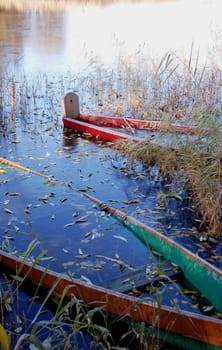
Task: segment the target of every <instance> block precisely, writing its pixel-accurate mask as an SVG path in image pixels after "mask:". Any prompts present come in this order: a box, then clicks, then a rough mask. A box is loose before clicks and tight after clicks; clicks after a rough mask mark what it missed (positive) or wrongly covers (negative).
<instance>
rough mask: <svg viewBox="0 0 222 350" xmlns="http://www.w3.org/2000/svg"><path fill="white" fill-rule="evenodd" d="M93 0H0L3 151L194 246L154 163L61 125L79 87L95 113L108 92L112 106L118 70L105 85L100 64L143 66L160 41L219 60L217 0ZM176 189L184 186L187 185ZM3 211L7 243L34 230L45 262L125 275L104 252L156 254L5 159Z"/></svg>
mask: <svg viewBox="0 0 222 350" xmlns="http://www.w3.org/2000/svg"><path fill="white" fill-rule="evenodd" d="M24 3H25V1H24ZM101 3H102V2H100V5H98V2H97V3H95V2H90V1H89V2H84V3H82V2H76V1H73V2H72V1H66V2H65V1H62V0H61V1H60V2H59V3H57V6H56V7H55V6H52V3H51V2H49V1H46V0H45V1H28V2H26V5H25V6H22V4H23V2H19V1H16V0H10V1H7V2H5V1H4V0H0V157H3V158H7V159H9V160H10V161H14V162H17V163H20V164H22V165H24V166H26V167H28V168H31V169H33V170H35V171H38V172H40V173H44V174H46V175H49V176H53V177H55V178H57V179H58V180H59V182H60V183H66V184H72V185H73V186H74V187H75V188H77V189H80V190H81V191H86V192H88V193H90V194H92V195H93V196H95V197H97V198H98V199H100V200H102V201H104V202H108V203H110V204H112V205H113V206H114V207H116V208H119V209H121V210H123V211H125V212H126V213H129V214H131V215H133V216H134V217H136V218H137V219H139V220H141V221H143V222H145V223H147V224H149V225H150V226H152V227H153V228H156V229H159V230H162V231H164V232H166V233H167V234H172V236H173V237H174V236H175V237H176V239H177V238H178V236H179V237H180V239H181V240H182V241H183V240H184V242H185V243H186V244H187V246H188V247H189V248H190V249H196V248H195V246H194V243H193V240H190V241H189V232H191V235H192V232H193V231H192V226H193V225H192V220H190V212H189V211H188V210H187V208H186V204H187V203H184V202H180V201H177V200H176V199H173V198H171V199H169V201H168V203H167V208H165V209H164V208H161V206H160V205H159V202H158V200H159V194H163V193H162V191H163V186H162V184H161V182H160V181H158V179H157V177H156V174H155V172H154V173H149V172H146V169H142V167H140V166H138V168H136V169H131V168H130V167H127V164H126V162H125V159H124V158H123V157H122V156H121V155H119V154H116V153H114V152H113V151H112V150H110V148H109V147H105V146H101V145H100V144H96V143H92V142H89V141H88V140H84V139H82V138H80V137H75V136H73V135H68V134H67V133H66V132H64V129H63V124H62V113H61V98H62V96H63V95H64V93H66V92H67V91H69V90H76V89H78V91H79V92H80V93H81V96H80V103H81V110H83V111H84V109H89V106H93V113H99V112H100V108H103V111H104V110H105V106H104V104H103V103H102V101H103V100H104V99H105V98H104V97H106V98H107V100H108V101H109V103H107V107H106V111H108V112H109V113H111V114H112V110H111V109H112V108H113V106H112V105H111V102H112V101H111V98H112V95H115V96H116V100H115V102H116V103H118V98H119V88H120V90H121V79H120V78H118V74H117V81H116V83H115V84H116V85H115V84H114V87H116V90H115V91H109V87H107V86H106V87H104V83H103V82H104V80H105V77H104V76H103V70H102V69H103V68H104V67H105V68H107V69H108V70H109V72H111V73H110V76H111V77H112V74H113V72H115V68H116V67H120V69H122V64H123V63H124V65H125V66H124V67H126V68H127V64H128V62H130V64H132V65H133V67H134V69H135V71H137V72H139V74H141V75H143V70H142V69H143V66H142V65H140V62H141V60H142V61H143V62H151V61H152V64H154V66H155V65H157V66H158V64H159V63H160V62H161V60H162V58H163V56H164V55H165V54H166V52H168V51H171V52H173V53H174V55H176V56H177V57H179V59H180V60H183V59H184V57H185V58H187V59H188V60H189V57H190V56H191V54H190V52H191V49H192V50H193V54H192V55H193V56H192V57H194V58H196V59H198V64H199V63H200V64H205V63H206V62H210V63H212V62H214V63H216V64H217V65H219V66H220V64H221V62H222V60H221V54H222V51H221V48H222V24H221V20H220V5H221V2H220V1H219V0H211V1H210V0H209V1H207V0H195V1H191V0H177V1H140V2H134V1H132V2H130V1H129V2H122V1H109V2H106V6H102V5H101ZM10 5H13V7H12V8H13V10H12V8H11V9H9V8H10ZM194 63H195V59H194ZM100 68H101V71H100ZM118 69H119V68H118ZM95 71H96V72H95ZM89 75H90V76H91V77H92V79H91V80H90V79H89V78H88V76H89ZM94 75H95V80H96V84H97V88H96V89H94V86H93V84H92V81H93V76H94ZM126 75H127V69H126ZM110 76H109V77H110ZM100 78H101V79H100ZM94 90H95V91H94ZM92 97H94V98H95V102H94V103H92V102H91V98H92ZM130 97H131V98H132V96H130ZM101 106H102V107H101ZM117 108H118V107H117ZM90 111H91V110H90ZM176 191H178V193H179V195H183V189H182V190H181V189H180V188H176ZM0 211H1V216H0V230H1V233H2V236H1V244H2V246H3V247H4V249H6V250H8V251H11V252H15V251H17V250H18V251H24V250H25V249H26V247H27V245H28V244H29V243H30V242H32V241H39V242H40V244H38V245H37V249H38V251H37V252H32V254H31V255H32V257H33V255H35V256H36V254H38V253H42V252H43V251H44V252H46V255H48V256H50V257H53V259H52V263H51V264H52V266H53V268H55V269H57V270H59V271H63V270H64V269H65V270H68V271H69V273H70V274H72V275H74V276H76V277H78V278H85V279H90V280H92V281H94V282H96V283H101V284H102V282H103V281H105V280H108V279H109V278H114V277H116V276H119V275H121V271H120V269H119V265H118V263H117V264H115V263H112V260H111V262H110V260H109V258H111V259H116V260H117V261H123V262H124V263H125V264H126V265H127V266H128V265H130V266H131V265H132V266H133V267H138V266H140V265H144V264H152V263H153V262H154V263H155V262H156V257H155V256H153V255H152V254H150V251H149V249H147V247H146V246H144V244H142V243H141V242H140V241H138V239H137V238H135V237H134V236H133V235H132V233H131V232H130V231H128V230H127V229H126V228H125V227H123V226H122V225H120V223H118V222H117V221H116V220H114V218H112V217H110V216H109V215H106V214H104V213H103V212H100V211H99V210H98V209H97V208H96V207H95V206H93V205H92V203H91V202H90V201H87V200H86V199H85V198H82V197H81V196H80V195H78V196H77V194H76V193H75V194H73V193H72V192H70V191H69V190H68V189H64V187H63V186H60V185H57V186H55V187H53V186H52V187H49V186H48V185H47V184H46V183H45V182H44V181H43V180H42V179H41V178H38V177H34V176H29V175H28V174H27V173H21V172H18V171H15V170H12V169H9V168H5V167H3V166H2V165H1V164H0ZM178 232H179V235H178ZM197 243H198V244H199V241H198V240H197ZM204 252H205V251H204ZM44 262H45V263H48V260H44V261H43V262H42V263H44Z"/></svg>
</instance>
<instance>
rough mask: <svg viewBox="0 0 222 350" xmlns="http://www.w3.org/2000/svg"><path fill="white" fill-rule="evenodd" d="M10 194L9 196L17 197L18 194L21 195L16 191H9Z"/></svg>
mask: <svg viewBox="0 0 222 350" xmlns="http://www.w3.org/2000/svg"><path fill="white" fill-rule="evenodd" d="M10 196H11V197H19V196H21V194H20V193H18V192H12V193H10Z"/></svg>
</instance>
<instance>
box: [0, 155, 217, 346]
mask: <svg viewBox="0 0 222 350" xmlns="http://www.w3.org/2000/svg"><path fill="white" fill-rule="evenodd" d="M0 162H1V163H2V164H4V165H6V166H9V167H13V168H17V169H20V170H21V171H25V172H28V173H32V174H34V175H36V176H39V177H43V178H44V179H48V180H50V181H54V182H55V181H56V180H55V179H54V178H50V177H48V176H46V175H45V174H41V173H38V172H36V171H33V170H31V169H28V168H25V167H23V166H22V165H20V164H17V163H13V162H10V161H8V160H6V159H2V158H0ZM57 184H60V183H58V181H57ZM61 185H63V186H65V184H61ZM67 188H68V189H69V190H70V191H75V192H77V193H79V195H81V196H84V197H86V198H87V199H89V200H90V201H92V202H93V203H95V204H96V205H97V206H98V207H99V208H100V209H101V210H102V211H105V212H107V213H109V214H111V215H112V216H113V217H115V218H116V219H117V220H119V221H120V222H121V223H122V224H123V225H124V226H125V227H127V228H128V229H129V230H130V231H131V232H132V233H133V234H134V235H136V236H137V237H138V238H139V239H140V240H141V241H142V242H144V244H145V245H146V246H150V247H152V248H153V249H155V250H156V251H157V252H159V253H161V254H162V255H163V256H164V257H165V258H166V259H167V260H169V261H171V262H172V263H174V264H176V265H177V266H179V268H180V270H181V271H182V272H183V275H184V278H185V279H186V280H187V281H189V282H190V283H191V284H192V285H194V286H195V287H196V288H197V289H198V290H199V291H200V292H201V293H202V294H203V295H204V296H205V297H206V298H207V300H208V301H209V302H210V306H209V308H211V307H214V308H215V309H216V311H217V313H215V315H218V317H217V316H206V315H203V314H201V313H200V312H197V313H196V312H191V311H186V310H185V308H184V309H183V308H181V307H179V308H178V307H177V306H176V305H175V307H169V306H166V305H164V304H163V305H162V304H161V305H158V303H156V302H155V301H154V300H151V299H150V298H149V297H147V298H146V297H145V298H144V297H140V296H136V295H133V293H131V292H132V290H131V289H132V288H129V287H128V286H126V285H124V289H122V288H119V287H118V288H117V287H116V285H118V286H119V285H120V283H119V282H121V281H116V280H115V281H110V283H109V284H104V285H103V286H101V285H98V284H89V283H86V282H84V281H82V280H80V279H73V278H70V277H67V276H66V275H64V274H59V273H56V272H54V271H50V270H49V269H45V268H43V267H40V266H33V265H32V264H30V263H28V262H27V261H25V260H24V259H21V258H19V257H16V256H11V255H9V254H7V253H5V252H3V251H1V252H0V262H1V263H2V264H4V265H5V266H7V267H9V268H10V269H12V270H13V271H15V272H16V274H19V275H21V276H26V277H27V276H28V278H29V279H30V280H31V281H32V282H35V283H40V284H42V285H43V287H45V288H48V289H54V291H55V293H57V294H60V295H64V291H65V292H66V296H67V297H69V298H71V297H72V296H73V295H74V296H75V297H76V298H78V299H80V300H82V301H83V302H84V303H86V304H90V305H91V306H102V307H103V308H104V310H105V311H107V312H108V313H111V314H113V315H116V316H121V317H122V316H126V315H127V316H129V317H130V320H131V321H132V322H141V321H142V322H144V324H145V325H146V327H147V332H148V331H149V328H150V327H151V328H152V327H153V326H154V324H155V320H157V319H158V326H157V329H156V331H157V333H158V336H159V337H160V338H162V339H164V340H165V341H167V342H168V343H170V344H173V345H177V346H180V348H182V349H197V350H199V349H214V350H218V349H222V320H220V319H219V317H220V313H221V312H222V298H221V295H222V271H221V270H220V269H218V268H216V267H215V266H213V265H211V264H210V263H208V262H206V261H204V260H203V259H202V258H200V257H199V256H198V255H196V254H194V253H192V252H190V251H189V250H188V249H186V248H184V247H183V246H182V245H180V244H179V243H178V242H175V241H173V240H172V239H171V238H169V237H166V236H164V235H163V234H162V233H160V232H158V231H156V230H154V229H152V228H151V227H148V226H147V225H145V224H143V223H141V222H140V221H138V220H136V219H135V218H133V217H131V216H129V215H126V213H124V212H122V211H121V210H119V209H116V208H114V207H112V206H109V205H107V204H106V203H104V202H102V201H101V200H99V199H97V198H95V197H93V196H91V195H89V194H88V193H86V192H81V191H79V190H77V189H75V188H74V187H72V186H70V185H69V186H68V187H67ZM164 275H166V273H165V272H164ZM174 277H175V275H172V279H174ZM144 280H145V278H144ZM124 283H125V282H124ZM148 283H151V284H152V283H153V280H151V282H148ZM140 284H142V285H143V287H144V286H145V287H146V285H147V281H146V280H145V281H144V282H143V280H142V278H140ZM138 287H140V285H138V279H137V284H136V286H135V289H138ZM128 292H129V293H130V295H129V294H128ZM131 294H132V295H131Z"/></svg>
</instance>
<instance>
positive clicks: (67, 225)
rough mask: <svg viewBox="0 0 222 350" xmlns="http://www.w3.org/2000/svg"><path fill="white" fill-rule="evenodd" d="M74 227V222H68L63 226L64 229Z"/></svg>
mask: <svg viewBox="0 0 222 350" xmlns="http://www.w3.org/2000/svg"><path fill="white" fill-rule="evenodd" d="M73 225H74V222H69V223H68V224H66V225H64V227H71V226H73Z"/></svg>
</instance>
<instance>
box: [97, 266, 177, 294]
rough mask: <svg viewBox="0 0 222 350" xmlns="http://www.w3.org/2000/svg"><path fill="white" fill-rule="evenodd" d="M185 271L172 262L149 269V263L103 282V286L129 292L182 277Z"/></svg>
mask: <svg viewBox="0 0 222 350" xmlns="http://www.w3.org/2000/svg"><path fill="white" fill-rule="evenodd" d="M182 277H183V272H182V271H181V270H180V269H179V268H176V267H174V266H173V265H172V264H171V263H170V262H165V263H164V264H163V263H162V264H161V265H160V266H156V267H154V268H153V269H152V270H151V271H147V265H143V266H140V267H138V268H137V269H136V270H135V271H130V272H126V273H122V274H121V276H120V277H117V278H113V279H111V280H108V281H105V282H103V283H102V287H104V288H107V289H113V290H115V291H118V292H121V293H125V294H128V293H130V292H131V291H132V290H133V289H136V290H143V289H145V287H147V286H151V285H152V286H154V285H156V284H158V283H159V282H160V281H167V280H169V279H171V280H172V279H177V280H178V279H182Z"/></svg>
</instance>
